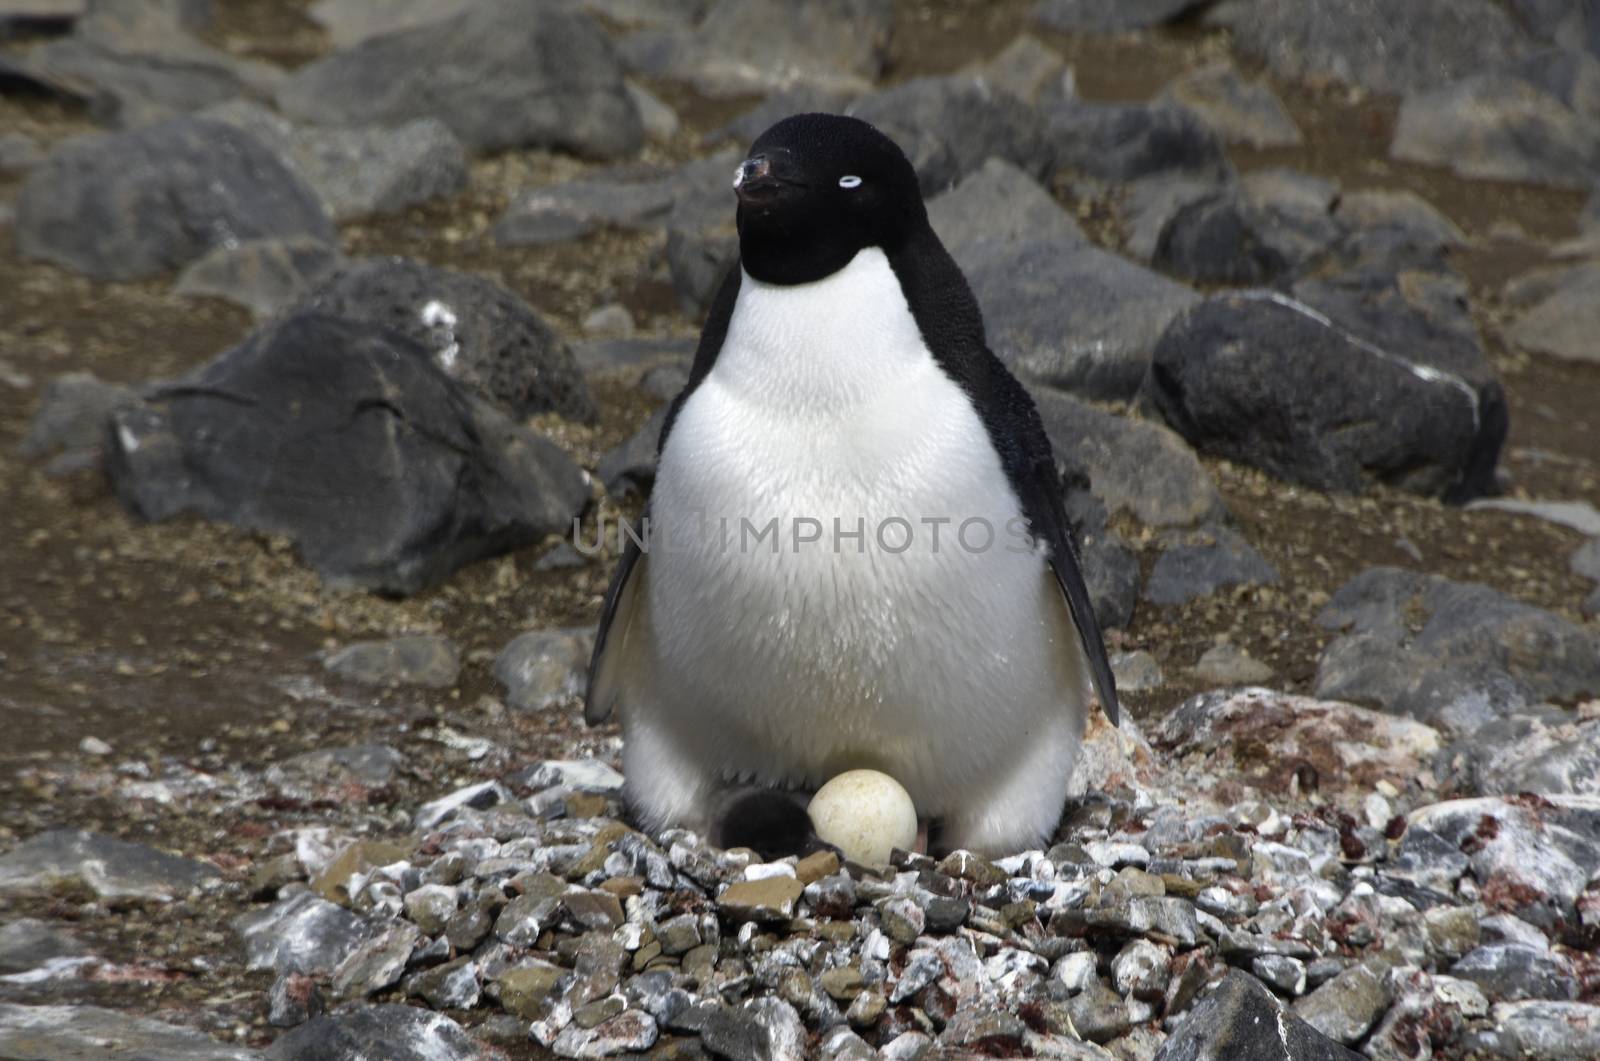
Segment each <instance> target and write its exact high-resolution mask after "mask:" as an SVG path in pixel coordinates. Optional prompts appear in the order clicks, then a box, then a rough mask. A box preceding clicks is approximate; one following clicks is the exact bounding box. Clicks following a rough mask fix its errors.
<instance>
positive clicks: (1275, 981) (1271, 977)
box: [1250, 954, 1306, 998]
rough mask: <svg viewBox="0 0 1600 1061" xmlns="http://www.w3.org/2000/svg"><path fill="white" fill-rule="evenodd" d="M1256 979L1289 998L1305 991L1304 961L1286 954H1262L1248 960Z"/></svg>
mask: <svg viewBox="0 0 1600 1061" xmlns="http://www.w3.org/2000/svg"><path fill="white" fill-rule="evenodd" d="M1250 972H1251V973H1253V974H1254V975H1255V977H1256V979H1258V980H1260V981H1261V982H1262V983H1264V984H1266V985H1267V986H1268V987H1271V988H1272V989H1273V990H1275V991H1277V992H1278V994H1280V995H1288V996H1290V997H1291V998H1293V997H1296V996H1299V995H1303V994H1305V993H1306V963H1305V962H1303V961H1301V960H1300V959H1299V958H1291V957H1290V956H1289V955H1287V954H1262V955H1259V956H1257V957H1255V958H1253V959H1251V961H1250Z"/></svg>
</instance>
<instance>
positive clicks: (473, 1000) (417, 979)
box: [406, 956, 480, 1009]
mask: <svg viewBox="0 0 1600 1061" xmlns="http://www.w3.org/2000/svg"><path fill="white" fill-rule="evenodd" d="M479 992H480V986H479V983H478V967H477V965H476V964H475V963H474V962H473V960H472V958H471V957H470V956H467V957H462V958H457V959H456V960H455V961H453V962H446V963H445V964H443V965H439V966H435V967H434V968H432V969H425V970H423V971H422V972H420V973H417V974H415V975H414V976H412V977H411V978H410V979H408V980H407V981H406V994H408V995H413V996H415V997H417V998H421V999H424V1000H426V1001H427V1003H428V1005H430V1006H432V1007H433V1008H434V1009H471V1008H472V1007H473V1006H476V1005H477V1004H478V995H479Z"/></svg>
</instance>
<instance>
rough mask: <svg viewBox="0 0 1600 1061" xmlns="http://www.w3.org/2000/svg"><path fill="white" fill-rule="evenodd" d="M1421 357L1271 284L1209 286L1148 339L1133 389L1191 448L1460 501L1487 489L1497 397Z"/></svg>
mask: <svg viewBox="0 0 1600 1061" xmlns="http://www.w3.org/2000/svg"><path fill="white" fill-rule="evenodd" d="M1428 353H1429V351H1428V350H1427V349H1422V350H1417V349H1408V350H1406V351H1405V352H1404V354H1396V353H1391V352H1390V351H1388V350H1385V349H1383V348H1381V347H1379V346H1377V345H1375V344H1373V343H1372V342H1370V341H1369V340H1366V339H1362V338H1360V337H1358V336H1356V335H1354V334H1351V333H1350V332H1347V331H1345V330H1343V329H1342V328H1340V327H1338V326H1336V325H1335V324H1334V323H1333V322H1332V321H1331V320H1330V319H1329V318H1328V317H1326V316H1324V315H1323V314H1322V313H1319V312H1318V311H1316V310H1314V309H1312V308H1310V307H1309V306H1307V305H1305V304H1304V303H1302V302H1298V301H1296V300H1294V299H1290V298H1287V297H1285V296H1283V295H1281V294H1278V293H1276V292H1269V291H1250V292H1238V293H1230V294H1222V295H1215V296H1212V297H1211V298H1209V299H1207V300H1206V301H1205V302H1203V303H1201V304H1199V305H1197V306H1194V307H1192V308H1190V309H1188V310H1186V311H1185V312H1184V313H1182V314H1181V315H1180V316H1179V317H1178V318H1177V320H1175V321H1174V322H1173V324H1172V325H1171V326H1170V327H1169V328H1168V329H1167V330H1166V332H1165V333H1164V334H1163V335H1162V336H1161V340H1160V342H1159V344H1158V345H1157V346H1156V350H1155V354H1154V357H1153V360H1152V361H1151V365H1150V374H1149V376H1148V378H1147V380H1146V383H1145V393H1146V395H1147V396H1148V398H1149V399H1150V400H1151V401H1152V402H1153V404H1154V406H1155V408H1156V409H1157V410H1159V411H1160V413H1161V414H1162V415H1163V416H1164V417H1165V419H1166V421H1167V423H1168V424H1170V425H1171V426H1172V427H1173V428H1174V429H1176V430H1177V431H1178V433H1179V434H1180V435H1182V436H1184V438H1186V439H1188V440H1189V442H1190V443H1191V444H1192V445H1194V446H1195V447H1196V448H1197V449H1199V450H1200V451H1201V452H1202V453H1212V454H1216V455H1218V456H1222V457H1226V458H1228V459H1230V460H1237V461H1241V462H1243V463H1246V464H1251V465H1254V466H1256V467H1259V468H1263V469H1265V470H1267V471H1269V472H1272V473H1273V474H1274V475H1277V476H1279V477H1281V478H1284V479H1288V480H1290V481H1292V482H1298V483H1302V484H1305V485H1307V486H1313V487H1316V488H1318V489H1324V490H1344V491H1358V490H1361V489H1363V488H1364V487H1365V486H1366V485H1367V484H1368V483H1371V482H1374V481H1376V482H1383V483H1387V484H1389V485H1393V486H1398V487H1401V488H1404V489H1407V490H1410V491H1413V492H1416V493H1425V494H1442V495H1444V496H1445V497H1446V498H1448V499H1458V500H1465V499H1467V498H1470V497H1472V496H1473V495H1475V494H1478V493H1482V492H1484V491H1486V490H1487V489H1489V487H1490V486H1491V485H1492V482H1493V469H1494V463H1495V459H1496V457H1497V456H1498V454H1499V450H1500V445H1501V442H1502V441H1503V439H1504V434H1505V428H1506V421H1505V415H1504V398H1503V394H1502V392H1501V390H1500V387H1499V384H1498V383H1497V382H1495V381H1494V380H1492V379H1485V380H1483V381H1481V382H1478V383H1476V384H1474V382H1472V381H1469V380H1468V379H1467V378H1464V377H1463V376H1462V375H1460V374H1459V373H1457V372H1454V371H1450V370H1449V369H1446V368H1442V367H1435V366H1433V365H1430V364H1428V363H1426V362H1425V361H1421V360H1412V358H1421V357H1424V356H1427V354H1428ZM1375 379H1381V380H1383V381H1384V382H1383V385H1382V386H1381V387H1379V386H1376V385H1375V384H1374V380H1375Z"/></svg>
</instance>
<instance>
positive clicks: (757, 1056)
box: [700, 998, 806, 1061]
mask: <svg viewBox="0 0 1600 1061" xmlns="http://www.w3.org/2000/svg"><path fill="white" fill-rule="evenodd" d="M700 1038H701V1041H702V1042H704V1043H705V1045H706V1048H707V1049H709V1050H711V1051H712V1052H713V1053H715V1054H717V1055H718V1056H720V1057H726V1058H730V1059H731V1061H803V1059H804V1058H805V1056H806V1029H805V1025H803V1024H801V1023H800V1015H799V1014H798V1013H796V1012H795V1011H794V1007H793V1006H791V1005H789V1004H788V1003H787V1002H785V1001H783V1000H782V999H778V998H758V999H755V1000H753V1001H751V1002H747V1003H745V1005H744V1006H743V1008H741V1009H738V1010H733V1009H717V1010H715V1011H713V1012H712V1014H711V1015H710V1017H709V1019H707V1020H706V1022H705V1024H704V1025H703V1026H702V1027H701V1029H700Z"/></svg>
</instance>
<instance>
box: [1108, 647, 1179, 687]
mask: <svg viewBox="0 0 1600 1061" xmlns="http://www.w3.org/2000/svg"><path fill="white" fill-rule="evenodd" d="M1111 672H1112V674H1114V675H1115V676H1116V679H1117V688H1118V689H1120V690H1123V691H1126V692H1147V691H1149V690H1151V689H1159V688H1161V684H1162V683H1163V682H1164V681H1165V680H1166V678H1165V676H1164V675H1163V674H1162V673H1161V664H1159V663H1157V662H1156V658H1155V656H1153V655H1151V654H1150V653H1149V652H1146V651H1144V650H1143V649H1140V650H1139V651H1137V652H1119V653H1117V654H1116V655H1115V656H1113V657H1111Z"/></svg>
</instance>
